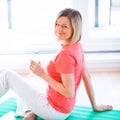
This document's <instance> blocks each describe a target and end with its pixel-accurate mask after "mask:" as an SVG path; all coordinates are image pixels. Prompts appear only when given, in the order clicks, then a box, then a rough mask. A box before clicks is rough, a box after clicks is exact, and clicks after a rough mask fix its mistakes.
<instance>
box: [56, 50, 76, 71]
mask: <svg viewBox="0 0 120 120" xmlns="http://www.w3.org/2000/svg"><path fill="white" fill-rule="evenodd" d="M55 67H56V71H57V72H58V73H73V72H74V68H75V60H74V57H72V56H71V55H69V54H68V53H67V52H61V53H60V54H59V55H58V56H57V57H56V60H55Z"/></svg>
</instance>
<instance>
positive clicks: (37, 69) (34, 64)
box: [30, 60, 44, 77]
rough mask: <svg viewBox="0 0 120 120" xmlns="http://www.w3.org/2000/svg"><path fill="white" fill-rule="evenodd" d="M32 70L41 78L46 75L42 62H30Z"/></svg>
mask: <svg viewBox="0 0 120 120" xmlns="http://www.w3.org/2000/svg"><path fill="white" fill-rule="evenodd" d="M30 70H31V71H32V72H33V73H34V74H35V75H37V76H39V77H41V76H42V74H43V73H44V69H43V67H42V66H41V64H40V62H38V63H37V62H35V61H33V60H31V61H30Z"/></svg>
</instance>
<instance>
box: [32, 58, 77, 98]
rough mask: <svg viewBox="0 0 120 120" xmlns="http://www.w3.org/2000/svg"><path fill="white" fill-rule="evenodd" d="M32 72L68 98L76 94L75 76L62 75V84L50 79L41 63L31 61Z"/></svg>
mask: <svg viewBox="0 0 120 120" xmlns="http://www.w3.org/2000/svg"><path fill="white" fill-rule="evenodd" d="M30 69H31V71H32V72H33V73H34V74H36V75H37V76H39V77H41V78H42V79H43V80H45V81H46V82H47V83H48V84H49V85H50V86H51V87H52V88H53V89H55V90H56V91H57V92H59V93H60V94H62V95H64V96H65V97H67V98H69V99H70V98H72V97H73V96H74V92H75V83H74V81H75V80H74V74H61V78H62V83H60V82H58V81H57V80H54V79H53V78H52V77H50V76H49V75H48V74H47V73H46V72H45V71H44V69H43V68H42V66H41V65H40V63H36V62H35V61H33V60H31V63H30Z"/></svg>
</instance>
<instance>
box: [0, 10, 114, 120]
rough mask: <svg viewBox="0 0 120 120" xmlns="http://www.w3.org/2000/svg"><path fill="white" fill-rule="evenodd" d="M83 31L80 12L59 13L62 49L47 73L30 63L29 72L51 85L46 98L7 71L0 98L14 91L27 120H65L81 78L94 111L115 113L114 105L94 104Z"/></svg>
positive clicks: (0, 79)
mask: <svg viewBox="0 0 120 120" xmlns="http://www.w3.org/2000/svg"><path fill="white" fill-rule="evenodd" d="M81 31H82V17H81V14H80V12H79V11H77V10H75V9H71V8H67V9H64V10H62V11H60V12H59V14H58V16H57V19H56V21H55V26H54V32H55V36H56V38H57V40H58V41H60V44H61V49H60V50H59V52H57V54H56V56H55V57H54V59H52V60H51V61H50V62H49V64H48V65H47V68H46V70H44V69H43V67H42V66H41V64H40V62H39V63H37V62H35V61H33V60H31V61H30V70H31V71H32V72H33V73H34V74H35V75H37V76H38V77H40V78H41V79H42V80H44V81H45V82H46V83H47V84H48V87H47V90H46V94H43V93H41V91H39V90H36V89H35V88H34V87H33V86H32V85H30V84H27V83H26V82H25V79H23V78H22V77H21V76H20V75H18V74H16V73H15V72H13V71H5V72H3V73H2V74H1V75H0V94H1V95H2V94H3V93H5V91H6V90H8V89H9V88H11V89H12V90H13V91H15V93H16V94H18V95H19V96H20V97H21V98H22V99H23V100H24V102H25V103H26V105H27V106H28V107H29V108H30V110H27V111H26V112H25V116H24V120H35V118H36V116H40V117H41V118H43V119H47V120H48V119H49V120H58V119H59V120H65V119H66V118H67V117H68V116H69V115H70V114H71V112H72V110H73V108H74V106H75V101H76V94H77V89H78V87H79V86H80V83H81V79H82V78H83V81H84V85H85V88H86V91H87V94H88V97H89V99H90V102H91V105H92V107H93V110H94V111H105V110H111V109H113V108H112V106H111V105H97V104H96V102H95V98H94V91H93V88H92V84H91V79H90V75H89V72H88V69H87V66H86V63H85V61H84V52H83V49H82V47H81V44H80V40H81ZM41 79H40V80H41Z"/></svg>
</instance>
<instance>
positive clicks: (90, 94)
mask: <svg viewBox="0 0 120 120" xmlns="http://www.w3.org/2000/svg"><path fill="white" fill-rule="evenodd" d="M82 78H83V82H84V85H85V88H86V92H87V95H88V97H89V100H90V103H91V105H92V107H93V109H94V110H95V111H105V110H111V109H113V107H112V106H110V105H97V104H96V101H95V95H94V90H93V86H92V83H91V76H90V73H89V71H88V68H87V66H86V63H85V62H84V65H83V73H82Z"/></svg>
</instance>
